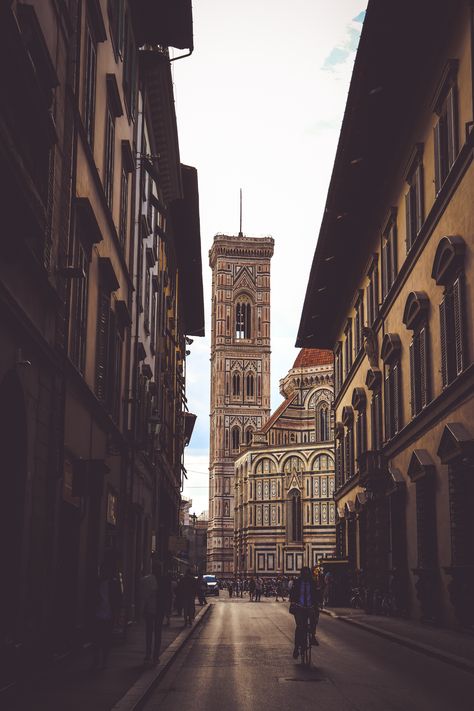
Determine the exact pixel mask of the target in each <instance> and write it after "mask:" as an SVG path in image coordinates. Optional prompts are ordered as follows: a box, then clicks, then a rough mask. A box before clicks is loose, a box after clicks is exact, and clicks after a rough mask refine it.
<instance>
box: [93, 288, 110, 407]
mask: <svg viewBox="0 0 474 711" xmlns="http://www.w3.org/2000/svg"><path fill="white" fill-rule="evenodd" d="M109 308H110V296H109V294H108V293H107V292H106V291H104V290H103V289H101V290H100V291H99V304H98V310H97V340H96V354H95V393H96V395H97V397H98V398H99V400H104V399H105V395H106V388H107V385H106V376H107V346H108V337H109Z"/></svg>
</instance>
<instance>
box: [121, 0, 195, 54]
mask: <svg viewBox="0 0 474 711" xmlns="http://www.w3.org/2000/svg"><path fill="white" fill-rule="evenodd" d="M130 5H131V8H132V21H133V29H134V32H135V39H136V41H137V44H138V46H139V47H142V46H143V45H144V44H148V45H157V44H158V45H161V46H162V47H177V48H178V49H190V50H192V49H193V46H194V45H193V10H192V3H191V0H131V3H130Z"/></svg>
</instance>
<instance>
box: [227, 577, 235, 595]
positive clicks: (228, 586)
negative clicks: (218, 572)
mask: <svg viewBox="0 0 474 711" xmlns="http://www.w3.org/2000/svg"><path fill="white" fill-rule="evenodd" d="M227 591H228V593H229V597H232V594H233V592H234V585H233V583H232V580H229V582H228V584H227Z"/></svg>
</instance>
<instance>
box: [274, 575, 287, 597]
mask: <svg viewBox="0 0 474 711" xmlns="http://www.w3.org/2000/svg"><path fill="white" fill-rule="evenodd" d="M279 597H281V601H282V602H285V593H284V591H283V582H282V580H281V578H278V580H277V584H276V598H275V602H278V598H279Z"/></svg>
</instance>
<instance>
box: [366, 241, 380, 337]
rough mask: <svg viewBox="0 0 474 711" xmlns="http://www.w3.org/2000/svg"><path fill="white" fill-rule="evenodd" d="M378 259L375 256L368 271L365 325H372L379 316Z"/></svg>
mask: <svg viewBox="0 0 474 711" xmlns="http://www.w3.org/2000/svg"><path fill="white" fill-rule="evenodd" d="M377 260H378V257H377V255H376V254H375V255H374V256H373V258H372V264H371V266H370V268H369V271H368V274H367V276H368V279H369V283H368V285H367V325H368V326H369V327H370V326H372V325H373V323H374V321H375V319H376V318H377V316H378V315H379V269H378V262H377Z"/></svg>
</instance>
